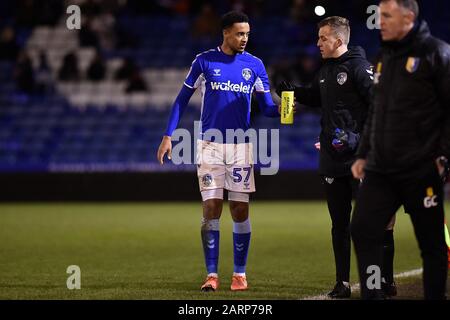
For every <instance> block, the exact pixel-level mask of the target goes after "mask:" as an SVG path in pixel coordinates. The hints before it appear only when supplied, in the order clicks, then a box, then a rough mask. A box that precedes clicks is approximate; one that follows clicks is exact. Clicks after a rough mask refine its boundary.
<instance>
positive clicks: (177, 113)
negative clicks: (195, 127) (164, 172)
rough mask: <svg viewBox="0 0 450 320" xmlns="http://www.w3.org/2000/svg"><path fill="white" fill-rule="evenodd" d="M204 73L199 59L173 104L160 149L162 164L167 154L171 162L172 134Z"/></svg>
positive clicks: (192, 66) (159, 158)
mask: <svg viewBox="0 0 450 320" xmlns="http://www.w3.org/2000/svg"><path fill="white" fill-rule="evenodd" d="M202 73H203V71H202V65H201V61H200V60H199V58H198V57H197V58H196V59H195V60H194V61H193V62H192V65H191V69H190V70H189V73H188V75H187V77H186V80H185V81H184V84H183V87H182V88H181V90H180V92H179V93H178V96H177V98H176V99H175V102H174V103H173V106H172V112H171V113H170V117H169V123H168V125H167V129H166V132H165V134H164V136H163V138H162V141H161V144H160V145H159V148H158V154H157V158H158V161H159V163H160V164H163V163H164V155H165V154H166V153H167V157H168V159H169V160H170V159H171V158H172V138H171V137H172V133H173V131H174V130H175V129H176V128H177V126H178V123H179V122H180V119H181V116H182V115H183V113H184V111H185V110H186V107H187V105H188V103H189V100H190V99H191V97H192V95H193V93H194V91H195V89H196V88H197V86H198V84H199V82H198V81H199V79H200V77H201V76H202Z"/></svg>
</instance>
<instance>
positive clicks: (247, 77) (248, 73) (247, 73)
mask: <svg viewBox="0 0 450 320" xmlns="http://www.w3.org/2000/svg"><path fill="white" fill-rule="evenodd" d="M242 77H243V78H244V79H245V80H246V81H248V80H250V78H251V77H252V70H250V69H249V68H244V69H242Z"/></svg>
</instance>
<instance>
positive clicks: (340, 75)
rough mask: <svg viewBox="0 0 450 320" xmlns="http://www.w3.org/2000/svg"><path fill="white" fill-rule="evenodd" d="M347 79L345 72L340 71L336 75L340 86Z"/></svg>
mask: <svg viewBox="0 0 450 320" xmlns="http://www.w3.org/2000/svg"><path fill="white" fill-rule="evenodd" d="M346 81H347V73H346V72H341V73H338V75H337V82H338V83H339V84H340V85H341V86H342V85H343V84H344V83H345V82H346Z"/></svg>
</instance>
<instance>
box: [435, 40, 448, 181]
mask: <svg viewBox="0 0 450 320" xmlns="http://www.w3.org/2000/svg"><path fill="white" fill-rule="evenodd" d="M439 51H440V52H439V53H438V54H436V55H435V59H436V60H437V61H436V63H435V68H436V72H435V74H436V83H437V89H438V94H439V97H440V100H441V103H442V106H443V108H444V110H443V111H444V113H443V119H444V120H443V123H442V127H441V128H442V135H441V140H440V144H439V150H438V156H439V157H444V158H446V159H447V165H445V164H444V163H442V162H440V161H439V159H437V160H436V162H437V165H438V168H439V170H440V173H441V175H443V178H444V179H445V176H447V175H448V170H449V168H448V160H450V91H449V88H450V52H449V51H450V48H449V47H448V46H445V47H443V48H441V49H440V50H439Z"/></svg>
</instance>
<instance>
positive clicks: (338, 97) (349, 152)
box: [277, 47, 373, 177]
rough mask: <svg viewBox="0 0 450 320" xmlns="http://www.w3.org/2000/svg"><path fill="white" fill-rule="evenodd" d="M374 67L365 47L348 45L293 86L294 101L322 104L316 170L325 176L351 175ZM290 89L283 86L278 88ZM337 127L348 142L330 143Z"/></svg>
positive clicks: (319, 106)
mask: <svg viewBox="0 0 450 320" xmlns="http://www.w3.org/2000/svg"><path fill="white" fill-rule="evenodd" d="M372 83H373V68H372V65H371V64H370V63H369V62H368V61H367V59H366V54H365V52H364V49H362V48H361V47H349V50H348V51H347V52H346V53H344V54H343V55H342V56H340V57H339V58H330V59H326V60H324V64H323V65H322V67H321V68H320V70H319V72H318V74H317V76H316V78H315V80H314V81H313V82H312V83H311V85H310V86H308V87H303V86H300V87H297V86H296V87H293V88H291V90H292V89H293V90H294V92H295V97H296V100H297V103H299V104H301V105H305V106H308V107H315V108H321V113H322V118H321V129H322V130H321V133H320V163H319V173H320V174H321V175H324V176H327V177H342V176H348V175H351V171H350V168H351V165H352V163H353V161H354V160H355V152H356V148H357V144H358V141H359V137H360V134H361V133H362V130H363V128H364V123H365V120H366V117H367V113H368V109H369V104H370V92H371V86H372ZM284 90H289V88H286V86H279V87H278V88H277V93H278V95H281V91H284ZM336 129H341V130H343V131H344V132H345V134H347V136H348V137H349V140H350V142H351V143H350V144H345V145H344V146H343V147H342V148H340V149H337V148H335V147H333V145H332V142H333V139H335V138H337V136H336Z"/></svg>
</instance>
